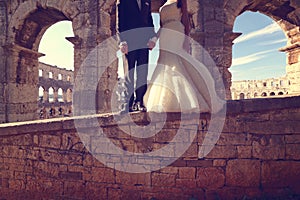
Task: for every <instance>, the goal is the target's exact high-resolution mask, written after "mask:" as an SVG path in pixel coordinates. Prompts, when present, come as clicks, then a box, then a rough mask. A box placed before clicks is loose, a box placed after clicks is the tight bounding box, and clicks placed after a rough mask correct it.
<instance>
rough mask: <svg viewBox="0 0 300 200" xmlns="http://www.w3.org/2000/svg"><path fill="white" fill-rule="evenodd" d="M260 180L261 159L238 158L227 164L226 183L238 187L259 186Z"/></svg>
mask: <svg viewBox="0 0 300 200" xmlns="http://www.w3.org/2000/svg"><path fill="white" fill-rule="evenodd" d="M259 180H260V161H258V160H248V159H247V160H246V159H236V160H230V161H228V163H227V166H226V185H228V186H236V187H258V186H259Z"/></svg>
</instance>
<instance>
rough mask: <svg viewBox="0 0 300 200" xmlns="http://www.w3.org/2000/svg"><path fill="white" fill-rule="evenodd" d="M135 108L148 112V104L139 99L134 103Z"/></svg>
mask: <svg viewBox="0 0 300 200" xmlns="http://www.w3.org/2000/svg"><path fill="white" fill-rule="evenodd" d="M134 109H135V110H137V111H141V112H147V108H146V106H144V104H142V103H141V102H139V101H138V102H136V103H135V104H134Z"/></svg>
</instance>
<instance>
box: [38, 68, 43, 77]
mask: <svg viewBox="0 0 300 200" xmlns="http://www.w3.org/2000/svg"><path fill="white" fill-rule="evenodd" d="M39 77H43V70H42V69H39Z"/></svg>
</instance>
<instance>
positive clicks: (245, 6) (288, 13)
mask: <svg viewBox="0 0 300 200" xmlns="http://www.w3.org/2000/svg"><path fill="white" fill-rule="evenodd" d="M247 10H249V11H253V12H256V11H258V12H261V13H262V14H265V15H267V16H269V17H270V18H272V19H273V20H274V21H275V22H277V23H278V25H279V26H280V27H281V28H282V30H283V32H284V33H285V35H286V36H287V39H288V42H287V46H286V47H284V48H282V49H280V51H282V52H286V55H287V66H286V71H287V78H288V79H290V80H291V84H292V86H291V95H292V94H293V93H294V94H299V90H300V45H299V43H300V40H299V36H300V29H299V26H300V4H299V2H298V1H296V0H284V1H271V0H270V1H264V0H255V1H251V2H250V3H249V2H248V1H235V0H229V1H227V2H225V3H224V12H225V27H226V29H227V30H230V32H231V30H232V29H233V24H234V21H235V19H236V17H237V16H238V15H240V14H242V13H243V12H244V11H247ZM228 35H229V36H231V37H230V39H231V41H233V40H234V39H235V38H236V37H238V36H239V35H240V33H230V34H228ZM228 50H230V51H232V48H231V46H230V47H229V49H228Z"/></svg>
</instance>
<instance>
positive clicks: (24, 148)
mask: <svg viewBox="0 0 300 200" xmlns="http://www.w3.org/2000/svg"><path fill="white" fill-rule="evenodd" d="M163 2H164V1H163V0H152V4H153V12H157V11H158V9H159V7H160V5H162V3H163ZM188 7H189V14H190V17H191V19H192V24H193V29H192V31H191V37H192V38H193V39H194V40H195V41H196V42H197V43H199V44H201V45H202V46H203V47H204V49H205V50H206V51H207V52H208V53H209V54H210V56H211V57H212V59H213V60H214V62H215V64H216V67H213V66H212V64H211V63H209V62H207V61H206V60H205V58H203V57H202V53H203V52H202V51H201V49H198V48H197V46H192V55H193V56H194V57H196V58H198V59H200V60H202V61H203V63H205V64H206V65H207V67H208V68H209V69H210V70H211V71H220V73H221V75H222V77H221V78H220V79H218V80H216V86H217V87H216V90H217V91H218V93H219V94H220V95H224V96H226V99H228V102H227V113H226V118H225V122H224V126H223V127H222V129H221V130H220V135H219V136H218V137H217V138H214V137H208V139H207V137H206V136H207V135H209V134H208V133H209V127H212V126H210V125H211V124H214V123H213V120H216V119H220V120H221V118H220V117H219V116H216V118H213V117H212V115H210V114H208V113H204V114H201V115H200V116H196V117H195V116H192V115H185V114H181V113H167V115H166V116H164V115H163V114H157V113H156V114H155V113H154V114H153V115H152V117H151V116H150V118H151V119H152V121H151V120H149V116H148V114H147V113H137V114H134V115H132V117H131V118H122V117H120V116H119V115H112V114H111V113H110V111H111V107H110V105H111V104H110V101H111V99H112V98H113V96H112V95H113V94H112V91H113V88H114V86H115V85H116V82H117V62H113V63H111V65H109V66H103V67H105V73H103V75H102V77H101V78H100V81H99V82H96V84H97V86H98V87H97V88H96V90H97V93H96V94H97V96H96V98H95V97H93V98H95V99H96V100H95V102H96V111H97V112H96V113H99V114H98V115H89V116H80V117H78V116H74V117H71V118H61V119H60V118H56V119H46V120H37V121H30V120H36V119H38V118H39V115H38V112H37V111H38V102H37V97H38V87H39V76H38V73H39V62H38V58H39V57H41V56H43V54H41V53H39V52H38V47H39V43H40V40H41V38H42V36H43V34H44V33H45V31H46V30H47V28H48V27H50V26H51V25H52V24H54V23H56V22H59V21H62V20H69V21H71V22H72V26H73V31H74V35H75V36H74V37H72V38H68V40H69V41H70V42H71V43H72V44H74V69H75V70H74V73H75V74H74V76H75V79H76V78H82V80H84V79H85V78H87V77H84V76H83V74H81V71H80V69H81V66H82V63H84V61H85V58H86V57H87V56H88V55H89V53H91V52H92V51H93V50H94V49H95V47H96V46H97V45H99V44H102V42H103V41H105V39H107V38H110V37H111V36H113V35H115V14H116V8H115V0H106V1H105V0H72V1H71V0H65V1H62V0H22V1H20V0H0V59H1V60H0V70H1V71H0V93H1V94H0V122H1V123H2V124H0V197H1V199H152V200H153V199H274V198H275V199H299V196H300V187H299V186H300V157H299V155H300V148H299V146H300V123H299V121H300V115H299V113H300V97H297V96H295V95H296V94H298V92H299V86H300V62H299V59H300V56H299V55H300V47H299V44H300V43H299V42H300V30H299V26H300V2H299V0H239V1H237V0H188ZM245 11H259V12H261V13H263V14H265V15H267V16H269V17H271V18H272V19H274V20H275V21H276V22H277V23H278V24H279V25H280V27H281V28H282V30H283V31H284V32H285V34H286V36H287V39H288V42H287V45H286V47H284V48H282V49H281V50H282V51H284V52H286V56H287V66H286V68H287V75H288V76H289V77H288V80H290V87H289V94H291V95H292V94H294V95H292V97H286V98H268V99H251V100H248V99H247V100H240V101H233V100H230V99H231V91H230V87H231V74H230V72H229V70H228V68H229V67H230V66H231V60H232V45H233V44H232V41H233V40H234V39H235V38H237V37H238V36H239V35H240V33H234V32H233V24H234V21H235V19H236V17H237V16H239V15H240V14H242V13H243V12H245ZM109 48H112V49H113V48H116V49H117V46H113V47H112V46H108V49H109ZM98 53H99V52H98ZM100 53H101V54H99V55H101V56H103V58H109V57H110V56H112V55H110V54H108V53H107V52H106V53H107V54H105V52H100ZM102 53H103V54H102ZM95 62H96V61H95ZM88 64H91V67H93V64H95V63H94V60H93V62H91V63H88ZM96 64H99V63H96ZM97 69H98V68H95V73H92V74H90V75H91V76H89V78H90V79H91V80H98V76H97V75H98V71H97ZM221 83H224V85H225V90H218V89H219V88H218V85H219V84H221ZM75 86H76V87H77V86H78V87H80V85H75ZM85 95H86V96H89V95H90V91H88V90H87V91H86V93H85ZM79 104H84V102H79ZM88 106H89V105H87V109H89V107H88ZM101 113H106V114H101ZM164 117H165V118H166V122H165V123H163V122H162V121H163V119H164ZM8 122H9V123H8ZM181 124H184V126H182V127H181V126H180V125H181ZM145 126H147V129H144V128H143V127H145ZM212 128H214V127H212ZM136 129H138V130H144V131H145V130H153V131H157V134H156V135H154V136H153V137H149V138H138V137H134V135H133V134H134V130H136ZM179 129H180V130H181V134H182V135H181V136H182V137H181V139H182V142H183V143H186V144H187V145H188V148H187V149H186V151H185V152H184V153H183V154H182V155H181V156H179V157H176V156H174V155H169V157H170V158H172V159H175V161H174V162H172V163H169V164H168V166H164V167H162V168H161V169H156V168H155V167H157V165H162V166H163V164H164V162H165V161H166V160H164V159H166V158H161V159H160V160H159V158H160V157H157V159H158V160H154V161H157V162H156V163H155V162H154V164H153V159H152V158H150V157H149V158H145V159H142V160H141V159H136V160H134V159H132V160H130V159H129V160H126V158H128V157H125V156H124V157H122V156H121V157H120V155H119V156H118V155H116V154H114V153H103V152H102V150H103V148H104V147H107V145H108V144H107V143H106V142H104V141H110V142H111V143H113V144H111V143H110V144H111V146H108V147H118V148H119V149H120V150H122V151H126V152H131V153H133V154H138V153H144V154H147V153H150V154H151V152H155V151H157V150H159V149H164V147H165V146H168V145H174V144H172V142H170V141H172V139H173V138H174V137H175V135H177V132H178V130H179ZM99 130H102V132H103V133H102V134H100V135H99V134H98V132H97V131H99ZM89 131H94V132H92V133H90V132H89ZM193 131H195V132H193ZM79 132H80V133H81V134H79ZM140 132H143V131H140ZM193 133H196V135H195V137H192V134H193ZM212 139H217V140H216V141H215V143H214V144H211V143H210V140H212ZM206 140H208V143H205V141H206ZM204 143H205V144H204ZM208 144H209V145H208ZM99 145H100V146H99ZM107 149H108V150H110V148H107ZM173 149H174V150H176V145H175V146H174V148H173ZM203 149H210V150H211V151H209V152H207V154H199V152H202V151H201V150H203ZM166 153H168V151H167V152H166ZM98 156H99V157H101V156H102V157H105V158H106V161H105V162H103V161H102V162H100V161H99V160H100V159H98ZM124 163H125V164H126V167H127V169H130V167H131V166H132V165H134V166H136V167H140V168H143V167H149V168H151V167H153V168H155V170H153V171H149V172H145V173H128V172H126V171H122V170H119V169H120V167H121V166H122V165H124Z"/></svg>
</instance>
